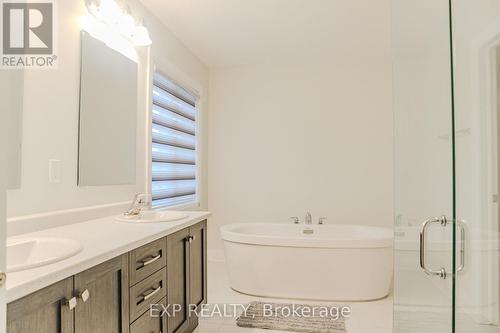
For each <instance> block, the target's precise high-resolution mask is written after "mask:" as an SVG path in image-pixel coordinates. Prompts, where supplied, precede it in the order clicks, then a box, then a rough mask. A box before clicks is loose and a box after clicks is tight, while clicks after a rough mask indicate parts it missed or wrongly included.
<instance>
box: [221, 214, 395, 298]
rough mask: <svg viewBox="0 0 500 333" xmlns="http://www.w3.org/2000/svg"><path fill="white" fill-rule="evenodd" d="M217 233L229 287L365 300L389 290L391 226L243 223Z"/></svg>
mask: <svg viewBox="0 0 500 333" xmlns="http://www.w3.org/2000/svg"><path fill="white" fill-rule="evenodd" d="M306 229H307V230H308V231H305V230H306ZM311 232H312V233H311ZM221 234H222V239H223V240H224V248H225V256H226V262H227V267H228V271H229V279H230V283H231V287H232V288H233V289H234V290H236V291H239V292H242V293H245V294H250V295H255V296H265V297H276V298H291V299H310V300H335V301H365V300H374V299H380V298H383V297H386V296H387V295H388V294H389V292H390V290H391V285H392V276H393V275H392V274H393V231H392V230H391V229H385V228H375V227H364V226H349V225H313V226H306V225H303V224H301V225H297V224H276V223H244V224H231V225H226V226H224V227H222V228H221Z"/></svg>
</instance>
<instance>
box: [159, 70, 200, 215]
mask: <svg viewBox="0 0 500 333" xmlns="http://www.w3.org/2000/svg"><path fill="white" fill-rule="evenodd" d="M197 102H198V96H196V95H195V94H193V93H191V92H189V91H187V90H186V89H184V88H182V87H181V86H179V85H178V84H176V83H175V82H173V81H171V80H170V79H168V78H167V77H165V76H163V75H161V74H160V73H155V75H154V80H153V114H152V121H153V124H152V141H153V142H152V164H151V165H152V167H151V169H152V170H151V174H152V184H151V192H152V197H153V207H169V206H176V205H182V204H189V203H196V202H197V193H196V191H197V187H198V186H197V185H198V184H197V177H196V173H197V166H196V162H197V153H196V117H197V109H196V103H197Z"/></svg>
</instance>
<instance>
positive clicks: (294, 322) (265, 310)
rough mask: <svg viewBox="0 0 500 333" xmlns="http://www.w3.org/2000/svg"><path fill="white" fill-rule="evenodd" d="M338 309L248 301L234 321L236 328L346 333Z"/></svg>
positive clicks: (326, 306) (328, 306) (333, 307)
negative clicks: (247, 305)
mask: <svg viewBox="0 0 500 333" xmlns="http://www.w3.org/2000/svg"><path fill="white" fill-rule="evenodd" d="M336 309H340V307H336V306H332V305H325V306H320V305H307V304H277V303H262V302H252V303H250V306H249V308H248V310H247V311H246V312H244V313H242V314H241V316H240V317H238V319H236V324H237V325H238V326H240V327H249V328H260V329H269V330H278V331H291V332H303V333H346V328H345V318H342V317H341V315H340V313H339V311H336Z"/></svg>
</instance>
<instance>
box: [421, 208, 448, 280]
mask: <svg viewBox="0 0 500 333" xmlns="http://www.w3.org/2000/svg"><path fill="white" fill-rule="evenodd" d="M434 223H439V224H441V225H442V226H443V227H446V225H447V224H448V219H447V218H446V216H444V215H443V216H440V217H434V218H432V219H428V220H426V221H424V222H423V223H422V229H421V230H420V267H421V268H422V269H423V270H424V272H425V273H426V274H428V275H431V276H439V277H440V278H442V279H446V277H447V273H446V270H445V269H444V268H441V269H440V270H433V269H430V268H428V267H427V266H426V261H425V247H426V246H425V245H426V244H425V242H426V241H425V237H426V234H427V228H428V227H429V226H431V225H432V224H434Z"/></svg>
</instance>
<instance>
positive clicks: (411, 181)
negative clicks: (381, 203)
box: [392, 0, 465, 333]
mask: <svg viewBox="0 0 500 333" xmlns="http://www.w3.org/2000/svg"><path fill="white" fill-rule="evenodd" d="M464 1H465V0H464ZM392 9H393V19H392V22H393V23H392V24H393V27H392V31H393V58H394V59H393V63H394V65H393V73H394V74H393V78H394V84H393V86H394V111H395V118H394V122H395V142H396V145H395V212H396V227H395V236H396V237H395V281H394V314H395V317H394V332H397V333H434V332H436V333H446V332H452V329H453V327H452V326H453V325H452V323H453V274H452V271H453V248H454V247H453V223H451V222H450V221H451V220H452V219H453V187H454V184H453V136H452V124H453V118H452V114H453V112H452V85H451V82H452V80H451V59H450V29H449V23H450V22H449V20H448V17H449V6H448V0H418V1H415V0H393V6H392ZM424 221H427V223H426V224H425V225H426V228H425V230H424V232H423V233H422V234H421V232H422V227H423V224H424ZM421 238H422V239H421ZM422 266H423V267H422ZM424 268H425V269H426V271H427V272H425V271H424Z"/></svg>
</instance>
